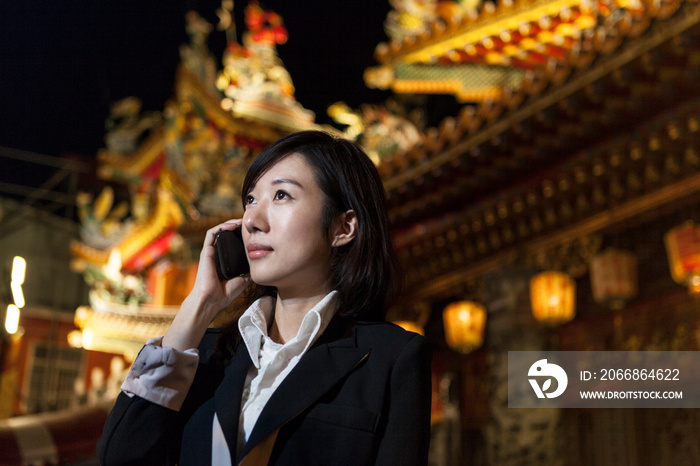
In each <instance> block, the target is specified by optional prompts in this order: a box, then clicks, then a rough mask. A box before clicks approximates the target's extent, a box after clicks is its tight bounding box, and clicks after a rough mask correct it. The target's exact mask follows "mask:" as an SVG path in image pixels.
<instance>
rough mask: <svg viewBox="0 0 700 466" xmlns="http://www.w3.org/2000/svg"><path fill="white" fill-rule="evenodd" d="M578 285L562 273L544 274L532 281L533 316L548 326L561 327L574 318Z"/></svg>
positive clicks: (531, 300)
mask: <svg viewBox="0 0 700 466" xmlns="http://www.w3.org/2000/svg"><path fill="white" fill-rule="evenodd" d="M575 297H576V283H575V282H574V280H573V279H572V278H571V277H570V276H568V275H567V274H565V273H562V272H543V273H540V274H538V275H535V276H534V277H532V279H531V280H530V302H531V304H532V315H533V316H534V317H535V319H537V320H538V321H539V322H542V323H543V324H546V325H551V326H554V325H560V324H563V323H565V322H568V321H570V320H571V319H573V318H574V315H575V313H576V311H575Z"/></svg>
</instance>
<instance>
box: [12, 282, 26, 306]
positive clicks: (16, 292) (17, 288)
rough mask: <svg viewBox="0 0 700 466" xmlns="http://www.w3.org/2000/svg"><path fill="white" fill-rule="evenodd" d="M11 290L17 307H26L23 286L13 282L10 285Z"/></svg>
mask: <svg viewBox="0 0 700 466" xmlns="http://www.w3.org/2000/svg"><path fill="white" fill-rule="evenodd" d="M10 288H11V289H12V299H13V300H14V301H15V306H17V307H18V308H20V309H21V308H23V307H24V304H25V303H24V293H22V285H20V284H18V283H15V282H12V283H10Z"/></svg>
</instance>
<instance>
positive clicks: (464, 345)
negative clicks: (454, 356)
mask: <svg viewBox="0 0 700 466" xmlns="http://www.w3.org/2000/svg"><path fill="white" fill-rule="evenodd" d="M442 321H443V324H444V326H445V339H446V340H447V345H448V346H449V347H450V348H452V349H453V350H455V351H459V352H460V353H464V354H466V353H469V352H471V351H474V350H475V349H477V348H478V347H480V346H481V345H482V344H483V343H484V326H485V325H486V309H485V308H484V306H482V305H481V304H478V303H475V302H472V301H459V302H456V303H452V304H450V305H449V306H447V307H446V308H445V310H444V311H443V313H442Z"/></svg>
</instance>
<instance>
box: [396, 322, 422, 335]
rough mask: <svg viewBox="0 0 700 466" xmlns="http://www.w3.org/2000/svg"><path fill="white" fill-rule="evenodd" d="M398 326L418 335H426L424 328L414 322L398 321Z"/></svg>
mask: <svg viewBox="0 0 700 466" xmlns="http://www.w3.org/2000/svg"><path fill="white" fill-rule="evenodd" d="M394 323H395V324H396V325H398V326H399V327H401V328H402V329H404V330H408V331H409V332H413V333H417V334H419V335H425V331H424V330H423V326H422V325H420V324H419V323H418V322H413V321H412V320H397V321H395V322H394Z"/></svg>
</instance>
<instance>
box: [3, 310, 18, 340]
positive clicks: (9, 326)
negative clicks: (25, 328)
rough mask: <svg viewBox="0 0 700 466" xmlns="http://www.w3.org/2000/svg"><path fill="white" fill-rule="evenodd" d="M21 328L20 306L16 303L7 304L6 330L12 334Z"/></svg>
mask: <svg viewBox="0 0 700 466" xmlns="http://www.w3.org/2000/svg"><path fill="white" fill-rule="evenodd" d="M18 329H19V308H18V307H17V306H15V305H14V304H10V305H9V306H7V312H6V313H5V330H6V331H7V333H9V334H10V335H14V334H15V333H17V330H18Z"/></svg>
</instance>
